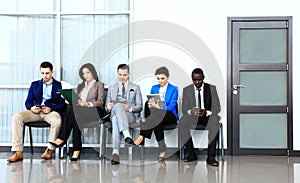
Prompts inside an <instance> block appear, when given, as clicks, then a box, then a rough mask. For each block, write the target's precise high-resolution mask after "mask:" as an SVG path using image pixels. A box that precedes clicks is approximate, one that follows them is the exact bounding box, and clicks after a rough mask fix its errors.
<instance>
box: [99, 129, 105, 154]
mask: <svg viewBox="0 0 300 183" xmlns="http://www.w3.org/2000/svg"><path fill="white" fill-rule="evenodd" d="M99 137H100V139H99V158H100V159H103V158H104V152H105V149H106V128H105V126H104V124H101V125H100V135H99Z"/></svg>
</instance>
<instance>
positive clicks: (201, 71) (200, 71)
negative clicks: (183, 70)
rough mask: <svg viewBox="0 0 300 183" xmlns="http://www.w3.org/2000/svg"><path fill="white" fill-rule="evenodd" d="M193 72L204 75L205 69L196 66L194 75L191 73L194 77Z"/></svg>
mask: <svg viewBox="0 0 300 183" xmlns="http://www.w3.org/2000/svg"><path fill="white" fill-rule="evenodd" d="M193 74H201V75H202V76H203V77H204V73H203V70H202V69H200V68H196V69H194V70H193V72H192V75H191V76H192V77H193Z"/></svg>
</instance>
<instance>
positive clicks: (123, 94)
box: [122, 83, 125, 98]
mask: <svg viewBox="0 0 300 183" xmlns="http://www.w3.org/2000/svg"><path fill="white" fill-rule="evenodd" d="M122 98H125V86H124V83H122Z"/></svg>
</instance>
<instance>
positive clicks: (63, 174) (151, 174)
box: [0, 153, 300, 183]
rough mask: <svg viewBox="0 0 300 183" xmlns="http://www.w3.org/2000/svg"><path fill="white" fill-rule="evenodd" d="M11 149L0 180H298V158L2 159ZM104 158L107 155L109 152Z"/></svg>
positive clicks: (231, 182)
mask: <svg viewBox="0 0 300 183" xmlns="http://www.w3.org/2000/svg"><path fill="white" fill-rule="evenodd" d="M10 155H11V153H0V170H1V173H0V180H1V182H11V183H23V182H24V183H25V182H26V183H29V182H36V183H40V182H52V183H58V182H72V183H76V182H80V183H81V182H89V183H90V182H112V183H118V182H134V183H152V182H153V183H154V182H155V183H156V182H168V183H175V182H201V183H219V182H220V183H260V182H261V183H293V182H295V183H296V182H300V157H281V156H280V157H278V156H226V157H225V161H223V162H222V161H220V166H219V167H211V166H207V165H206V162H205V158H206V157H205V156H200V155H199V156H198V158H199V159H198V161H194V162H189V163H185V162H184V161H182V160H178V158H177V156H174V157H170V158H168V159H167V160H166V161H165V162H158V161H157V160H155V157H154V156H153V155H145V156H144V159H143V160H140V159H139V158H138V157H135V156H133V157H128V155H124V156H121V164H120V165H111V163H110V160H109V159H102V160H99V159H98V158H97V156H96V155H95V154H83V155H82V157H81V159H80V160H79V161H78V162H71V161H69V158H65V159H58V158H54V159H52V160H42V159H40V155H41V154H39V153H35V154H34V156H31V155H30V154H29V153H26V154H25V157H24V158H25V159H24V160H23V161H20V162H16V163H7V161H6V158H7V157H9V156H10ZM108 158H109V157H108Z"/></svg>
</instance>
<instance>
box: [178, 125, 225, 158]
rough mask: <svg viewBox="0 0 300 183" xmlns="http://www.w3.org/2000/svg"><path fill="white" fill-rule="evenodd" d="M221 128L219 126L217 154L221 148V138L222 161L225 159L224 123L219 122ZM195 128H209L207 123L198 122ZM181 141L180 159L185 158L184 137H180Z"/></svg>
mask: <svg viewBox="0 0 300 183" xmlns="http://www.w3.org/2000/svg"><path fill="white" fill-rule="evenodd" d="M219 125H220V128H219V133H218V134H219V138H218V139H217V144H218V148H217V155H219V149H220V140H221V159H222V161H224V160H225V156H224V136H223V125H222V123H219ZM194 130H207V129H206V126H205V125H202V124H197V126H196V128H195V129H194ZM179 143H180V146H179V147H180V159H184V147H183V142H182V139H181V138H179Z"/></svg>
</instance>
